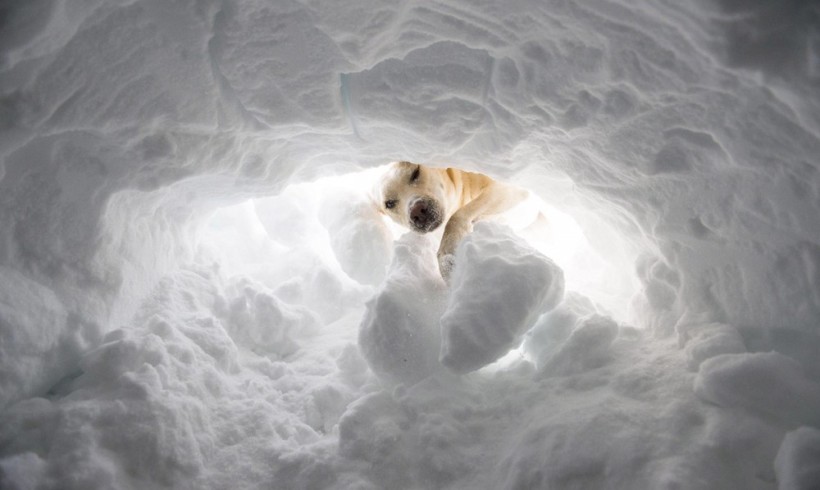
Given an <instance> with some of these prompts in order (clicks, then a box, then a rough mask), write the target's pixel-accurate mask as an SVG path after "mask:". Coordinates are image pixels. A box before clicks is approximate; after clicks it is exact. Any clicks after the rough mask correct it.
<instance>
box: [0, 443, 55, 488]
mask: <svg viewBox="0 0 820 490" xmlns="http://www.w3.org/2000/svg"><path fill="white" fill-rule="evenodd" d="M45 471H46V463H45V461H43V459H41V458H40V457H39V456H37V455H36V454H35V453H32V452H28V453H21V454H17V455H15V456H12V457H10V458H7V459H3V460H0V488H8V489H19V490H34V489H36V488H37V486H38V485H39V482H40V481H41V480H42V479H43V477H44V473H45Z"/></svg>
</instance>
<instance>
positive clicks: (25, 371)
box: [0, 267, 100, 408]
mask: <svg viewBox="0 0 820 490" xmlns="http://www.w3.org/2000/svg"><path fill="white" fill-rule="evenodd" d="M0 277H2V280H0V408H2V407H4V406H6V405H7V404H9V403H11V402H13V401H14V400H16V399H19V398H20V397H22V396H26V395H28V396H32V395H35V394H38V393H42V392H45V391H46V390H47V389H48V388H49V387H50V386H51V385H52V384H54V383H55V382H57V381H58V380H59V379H60V377H62V376H64V375H65V372H66V371H68V370H70V369H71V367H72V366H73V364H74V363H76V362H77V360H79V358H80V355H81V354H80V353H81V352H82V351H83V350H84V349H86V348H88V346H89V345H92V344H93V343H94V342H96V341H97V339H98V336H99V335H100V333H99V330H100V327H99V326H98V325H96V324H93V323H90V322H87V321H84V320H83V319H82V318H80V317H79V315H76V314H73V313H70V312H68V311H66V309H65V307H64V305H63V304H62V302H61V301H60V300H59V299H58V298H57V296H56V295H55V294H54V292H53V291H52V290H51V289H49V288H47V287H45V286H43V285H41V284H39V283H37V282H35V281H32V280H29V279H27V278H26V277H25V276H23V275H22V274H20V273H19V272H17V271H14V270H12V269H8V268H6V267H0Z"/></svg>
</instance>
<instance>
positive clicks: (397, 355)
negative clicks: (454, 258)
mask: <svg viewBox="0 0 820 490" xmlns="http://www.w3.org/2000/svg"><path fill="white" fill-rule="evenodd" d="M446 297H447V295H446V292H445V285H444V281H443V280H442V279H441V276H440V274H439V271H438V267H437V265H436V259H435V245H434V244H433V243H432V242H431V241H430V240H429V237H427V236H421V235H416V234H414V233H408V234H406V235H404V236H403V237H402V238H401V239H400V240H399V241H398V242H397V243H396V247H395V251H394V257H393V262H392V263H391V265H390V269H389V271H388V274H387V279H386V280H385V283H384V285H383V286H382V289H381V291H380V292H379V293H378V294H377V295H376V296H375V297H374V298H373V299H371V300H370V301H369V302H368V303H367V311H366V313H365V315H364V318H363V319H362V323H361V326H360V327H359V346H360V347H361V349H362V353H363V354H364V357H365V359H367V362H368V363H369V364H370V367H371V369H372V370H373V371H374V372H375V373H376V374H377V375H378V376H379V377H381V378H382V379H384V380H386V381H389V382H397V383H401V382H404V383H412V382H415V381H419V380H421V379H422V378H425V377H426V376H429V375H430V374H433V373H435V372H437V371H439V370H440V364H439V361H438V350H439V344H440V334H439V318H440V317H441V313H442V312H443V311H444V304H445V301H446Z"/></svg>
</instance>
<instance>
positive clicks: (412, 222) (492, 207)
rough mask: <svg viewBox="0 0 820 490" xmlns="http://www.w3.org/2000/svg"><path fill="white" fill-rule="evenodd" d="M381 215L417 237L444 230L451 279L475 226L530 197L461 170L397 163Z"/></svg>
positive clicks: (442, 260) (444, 265)
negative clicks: (460, 248)
mask: <svg viewBox="0 0 820 490" xmlns="http://www.w3.org/2000/svg"><path fill="white" fill-rule="evenodd" d="M377 194H378V198H379V202H378V206H379V208H380V210H381V211H382V212H383V213H384V214H386V215H387V216H389V217H390V218H391V219H392V220H393V221H395V222H396V223H398V224H399V225H402V226H405V227H407V228H409V229H411V230H413V231H415V232H417V233H429V232H432V231H434V230H437V229H439V227H441V226H442V225H443V226H444V233H443V235H442V237H441V243H440V245H439V249H438V262H439V270H440V271H441V275H442V277H443V278H444V279H449V276H450V273H451V272H452V268H453V265H454V254H455V250H456V247H458V244H459V243H460V242H461V239H462V238H464V237H465V236H466V235H467V234H468V233H470V232H471V231H472V230H473V223H474V222H476V221H478V220H481V219H485V218H488V217H491V216H493V215H497V214H500V213H503V212H505V211H508V210H509V209H511V208H513V207H514V206H516V205H517V204H519V203H520V202H522V201H523V200H525V199H526V198H527V196H528V192H527V191H525V190H523V189H520V188H517V187H513V186H510V185H506V184H502V183H500V182H497V181H495V180H493V179H491V178H490V177H487V176H486V175H483V174H479V173H473V172H466V171H464V170H459V169H455V168H437V167H430V166H426V165H420V164H417V163H411V162H404V161H402V162H393V163H391V164H390V165H389V167H388V169H387V171H386V172H385V173H384V175H383V176H382V179H381V180H380V182H379V185H378V190H377Z"/></svg>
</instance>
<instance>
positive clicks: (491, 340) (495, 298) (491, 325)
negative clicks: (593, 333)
mask: <svg viewBox="0 0 820 490" xmlns="http://www.w3.org/2000/svg"><path fill="white" fill-rule="evenodd" d="M522 242H523V240H521V239H517V238H516V236H515V235H514V234H513V233H512V230H510V229H504V228H498V227H494V226H492V224H491V223H487V222H485V223H478V224H477V225H476V226H475V229H474V230H473V232H472V234H470V235H469V236H468V237H467V238H465V239H464V241H462V242H461V245H459V247H458V251H457V253H456V256H455V271H454V274H453V277H452V280H451V284H450V287H451V291H450V298H449V300H448V303H447V308H446V309H445V310H444V312H443V313H442V314H441V315H440V316H439V318H440V329H441V336H442V342H441V356H440V357H441V363H442V364H444V365H445V366H447V367H448V368H449V369H451V370H452V371H454V372H457V373H462V374H463V373H466V372H469V371H474V370H476V369H479V368H481V367H484V366H486V365H487V364H490V363H492V362H494V361H497V360H498V359H499V358H500V357H502V356H503V355H505V354H506V353H507V352H509V351H510V349H512V348H514V347H517V346H518V345H519V344H521V340H522V337H523V336H524V334H525V333H526V332H527V331H528V330H529V329H530V328H531V327H532V326H533V323H534V322H535V319H536V318H538V316H539V315H540V314H542V313H545V312H547V311H549V310H551V309H552V308H554V307H555V306H556V305H557V304H558V303H559V302H560V301H561V299H562V298H563V296H564V275H563V272H562V271H561V269H559V268H558V266H556V265H555V264H554V263H553V262H552V261H551V260H550V259H548V258H546V257H544V256H542V255H541V254H539V253H538V252H537V251H536V250H534V249H532V248H530V247H529V246H527V245H526V244H525V243H522Z"/></svg>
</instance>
